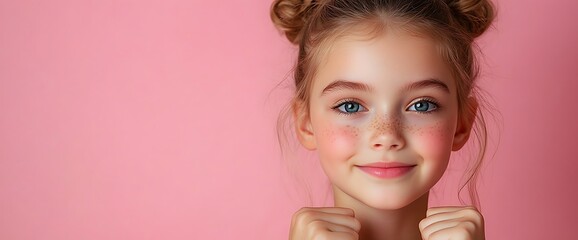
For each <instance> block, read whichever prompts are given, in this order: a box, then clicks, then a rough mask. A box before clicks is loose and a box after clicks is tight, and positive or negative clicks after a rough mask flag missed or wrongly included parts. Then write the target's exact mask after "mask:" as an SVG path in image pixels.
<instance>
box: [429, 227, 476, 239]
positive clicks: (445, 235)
mask: <svg viewBox="0 0 578 240" xmlns="http://www.w3.org/2000/svg"><path fill="white" fill-rule="evenodd" d="M447 239H474V234H473V233H472V232H471V231H468V230H467V229H466V228H456V227H453V228H444V229H441V230H439V231H436V232H433V233H431V234H430V235H429V236H428V238H424V240H447ZM482 239H483V238H482Z"/></svg>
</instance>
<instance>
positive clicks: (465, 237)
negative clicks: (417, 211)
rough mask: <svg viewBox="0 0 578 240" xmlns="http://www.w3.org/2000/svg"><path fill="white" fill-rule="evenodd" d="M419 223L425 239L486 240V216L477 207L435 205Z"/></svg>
mask: <svg viewBox="0 0 578 240" xmlns="http://www.w3.org/2000/svg"><path fill="white" fill-rule="evenodd" d="M426 216H427V217H426V218H424V219H423V220H421V222H420V223H419V229H420V232H421V236H422V238H423V240H442V239H443V240H484V239H485V235H484V218H483V216H482V214H480V212H478V210H477V209H476V208H475V207H472V206H455V207H433V208H429V209H428V210H427V213H426Z"/></svg>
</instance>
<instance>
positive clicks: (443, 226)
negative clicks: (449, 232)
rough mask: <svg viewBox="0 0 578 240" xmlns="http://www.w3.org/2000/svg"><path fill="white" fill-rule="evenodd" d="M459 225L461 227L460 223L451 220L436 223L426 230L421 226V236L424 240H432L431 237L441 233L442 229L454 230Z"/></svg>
mask: <svg viewBox="0 0 578 240" xmlns="http://www.w3.org/2000/svg"><path fill="white" fill-rule="evenodd" d="M457 225H459V222H458V221H455V220H454V219H449V220H443V221H439V222H434V223H432V224H430V225H428V226H426V227H425V228H421V226H420V231H421V236H422V238H423V239H426V240H428V239H430V236H431V234H432V233H434V232H437V231H440V230H442V229H446V228H453V227H455V226H457Z"/></svg>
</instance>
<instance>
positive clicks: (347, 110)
mask: <svg viewBox="0 0 578 240" xmlns="http://www.w3.org/2000/svg"><path fill="white" fill-rule="evenodd" d="M333 109H337V111H338V113H342V114H354V113H356V112H359V111H361V110H363V109H365V108H364V107H363V106H361V104H359V103H357V102H354V101H347V102H343V103H341V104H339V105H337V106H336V107H334V108H333Z"/></svg>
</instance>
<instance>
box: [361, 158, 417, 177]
mask: <svg viewBox="0 0 578 240" xmlns="http://www.w3.org/2000/svg"><path fill="white" fill-rule="evenodd" d="M355 166H356V167H358V168H359V169H361V170H362V171H363V172H365V173H367V174H369V175H372V176H375V177H378V178H396V177H400V176H403V175H405V174H407V173H408V172H410V171H411V170H413V169H414V167H415V166H417V164H406V163H400V162H391V163H386V162H376V163H371V164H366V165H355Z"/></svg>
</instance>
